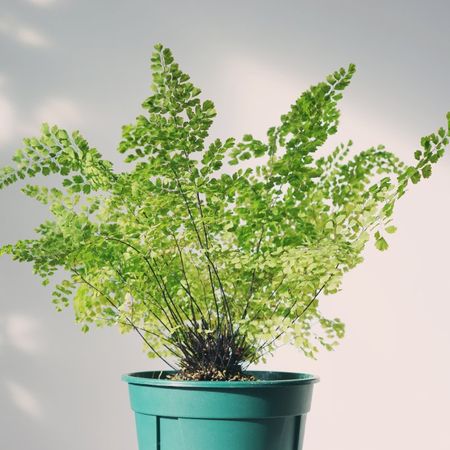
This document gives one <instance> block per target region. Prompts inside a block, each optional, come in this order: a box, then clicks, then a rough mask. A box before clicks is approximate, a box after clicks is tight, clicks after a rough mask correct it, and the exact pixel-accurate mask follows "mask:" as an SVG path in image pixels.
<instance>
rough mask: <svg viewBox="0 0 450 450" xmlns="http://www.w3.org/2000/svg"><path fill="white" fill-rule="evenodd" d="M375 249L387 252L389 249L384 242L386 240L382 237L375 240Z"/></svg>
mask: <svg viewBox="0 0 450 450" xmlns="http://www.w3.org/2000/svg"><path fill="white" fill-rule="evenodd" d="M375 247H376V248H377V249H378V250H381V251H384V250H387V249H388V248H389V245H388V243H387V242H386V240H385V239H384V238H383V237H380V238H379V239H377V240H376V241H375Z"/></svg>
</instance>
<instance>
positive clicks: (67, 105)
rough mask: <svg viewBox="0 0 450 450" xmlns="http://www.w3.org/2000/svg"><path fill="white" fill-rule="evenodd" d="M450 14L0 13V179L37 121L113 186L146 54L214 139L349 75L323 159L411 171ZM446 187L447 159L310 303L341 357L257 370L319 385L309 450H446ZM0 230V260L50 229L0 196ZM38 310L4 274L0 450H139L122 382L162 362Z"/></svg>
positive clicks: (342, 9) (25, 272) (390, 5)
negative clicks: (201, 103)
mask: <svg viewBox="0 0 450 450" xmlns="http://www.w3.org/2000/svg"><path fill="white" fill-rule="evenodd" d="M449 14H450V4H449V2H448V1H444V0H442V1H439V0H429V1H427V2H425V1H411V0H409V1H405V0H403V1H395V2H394V1H392V0H391V1H386V0H378V1H377V2H370V1H367V0H366V1H361V0H359V1H353V0H341V1H339V2H338V1H331V0H330V1H318V0H315V1H300V0H297V1H293V0H292V1H281V0H280V1H278V2H275V1H234V0H228V1H223V2H218V1H206V0H204V1H182V0H179V1H170V0H166V1H150V0H147V1H143V0H130V1H117V0H114V1H113V0H28V1H26V0H0V165H4V164H6V163H7V162H9V159H10V156H11V154H12V152H13V150H14V149H16V148H17V147H18V146H20V141H21V137H23V136H24V135H27V134H34V133H37V131H38V126H39V124H40V122H42V121H44V120H45V121H49V122H56V123H58V124H59V125H61V126H65V127H68V128H71V129H73V128H79V129H81V131H82V133H83V134H84V135H85V136H86V137H87V138H88V140H89V141H90V143H91V144H92V145H94V146H97V147H98V148H99V149H100V151H101V152H103V153H104V154H105V155H106V157H107V158H109V159H111V160H113V161H114V162H117V163H118V164H119V167H123V165H122V164H121V162H120V160H121V157H120V156H119V155H118V154H116V152H115V147H116V145H117V143H118V140H119V137H120V126H121V125H122V124H124V123H128V122H131V121H132V120H133V119H134V117H135V116H136V115H137V114H138V113H139V112H140V109H139V104H140V102H141V100H143V99H144V98H145V97H146V96H147V95H148V93H149V91H148V86H149V84H150V73H149V69H148V67H149V56H150V53H151V51H152V46H153V45H154V44H155V43H156V42H162V43H164V44H165V45H167V46H169V47H171V48H172V50H173V51H174V54H175V57H176V59H177V60H178V61H179V63H180V64H181V67H182V68H183V69H184V70H185V71H187V72H188V73H189V74H191V76H192V79H193V81H194V83H196V84H197V85H198V86H200V87H201V88H202V89H203V96H204V98H212V99H213V100H214V101H215V103H216V107H217V110H218V113H219V115H218V117H217V119H216V123H215V125H214V128H213V130H212V135H214V136H218V137H227V136H238V137H239V136H242V134H244V133H246V132H252V133H254V134H255V135H256V136H261V137H262V136H263V135H264V132H265V130H266V129H267V128H268V127H269V126H271V125H272V124H275V123H277V120H278V118H279V116H280V115H281V114H282V113H283V112H285V111H286V110H287V109H288V108H289V105H290V104H291V103H292V102H293V101H294V99H295V98H296V97H297V96H298V94H299V93H301V92H302V91H303V90H304V89H306V88H307V87H309V86H310V85H311V84H312V83H315V82H317V81H320V80H322V79H323V78H324V77H325V76H326V75H327V74H328V73H329V72H331V71H333V70H335V69H336V68H338V67H340V66H342V65H347V64H348V63H349V62H354V63H356V65H357V67H358V72H357V74H356V76H355V78H354V81H353V83H352V85H351V86H350V87H349V88H348V90H347V92H346V94H345V97H344V100H343V101H342V113H343V115H342V120H341V126H340V132H339V133H338V136H337V137H336V139H333V142H330V145H329V148H330V149H331V148H332V147H333V144H335V143H337V142H340V141H347V140H348V139H349V138H352V139H353V140H354V142H355V148H357V149H359V150H362V149H365V148H367V147H369V146H371V145H375V144H379V143H384V144H386V145H387V147H388V148H389V149H391V150H394V151H396V152H398V154H399V155H401V156H403V157H404V158H411V155H412V152H413V150H414V149H415V148H416V146H417V143H418V140H419V138H420V136H422V135H424V134H427V133H429V132H431V131H434V130H435V129H437V128H438V127H439V126H441V125H444V123H445V113H446V112H447V111H448V110H450V87H449V80H450V56H449V55H450V28H449V25H448V17H449ZM407 160H408V159H407ZM409 160H410V159H409ZM449 175H450V156H449V155H448V154H447V155H446V156H445V158H444V160H442V161H441V162H440V164H439V167H437V168H435V169H434V174H433V177H432V178H431V179H430V180H428V181H426V182H424V183H422V184H420V185H418V186H415V187H413V188H411V191H414V192H412V193H410V195H407V196H405V198H404V199H402V201H401V202H400V204H399V205H398V209H397V214H396V221H395V223H396V225H397V226H398V229H399V230H398V233H397V234H395V235H394V236H393V237H392V238H391V239H390V244H391V248H390V250H389V251H388V252H387V253H380V252H377V251H376V250H374V249H373V248H372V247H371V248H369V249H368V250H367V252H366V262H365V264H363V265H361V266H359V267H358V268H357V269H355V270H354V271H353V272H352V273H350V274H348V275H347V277H346V279H345V282H344V286H343V290H342V292H341V293H339V294H338V295H335V296H334V297H329V298H324V299H323V303H322V305H323V308H324V309H326V310H327V311H329V312H330V314H336V315H339V316H340V317H341V318H342V319H343V320H344V322H345V323H346V324H347V336H346V338H345V340H344V341H343V342H342V345H341V346H340V347H338V349H337V350H336V351H335V352H334V353H327V352H323V353H322V354H321V355H320V358H319V360H318V361H310V360H306V359H305V358H304V357H303V356H302V355H301V353H299V352H297V351H295V350H293V349H291V348H289V347H284V348H282V349H280V350H279V351H278V352H277V354H276V355H275V357H274V358H273V359H271V360H270V361H268V363H267V367H269V368H270V369H287V370H296V371H310V372H313V373H317V374H318V375H320V376H321V380H322V381H321V383H320V384H318V385H317V386H316V391H315V398H314V402H313V409H312V411H311V413H310V414H309V417H308V424H307V432H306V440H305V449H306V450H381V449H383V450H401V449H408V450H423V449H432V450H448V449H449V448H450V427H449V425H448V420H449V406H448V405H449V404H450V384H449V380H450V351H449V344H450V326H449V323H450V322H449V318H450V264H449V258H448V255H449V254H450V233H449V230H450V207H449V194H450V176H449ZM0 211H1V212H0V214H1V216H0V217H1V221H0V236H1V242H2V243H7V242H13V241H15V240H16V239H19V238H25V237H29V236H31V235H32V234H31V233H30V231H31V229H32V227H34V226H36V225H38V224H39V223H40V222H41V221H42V220H43V219H44V218H45V217H46V214H47V213H46V210H45V208H44V207H40V205H38V204H36V203H35V202H34V201H33V200H31V199H28V198H27V197H25V196H24V195H22V194H21V193H20V191H19V189H18V186H14V187H10V188H8V189H6V190H3V191H0ZM49 297H50V290H49V289H48V288H44V287H42V286H41V285H40V284H39V281H38V280H37V279H36V278H34V277H33V275H32V273H31V268H30V267H29V266H27V265H19V264H17V263H13V262H12V261H10V260H9V258H7V257H3V258H2V259H1V260H0V449H1V450H60V449H64V450H94V449H95V450H100V449H105V450H106V449H108V450H123V449H133V448H137V445H136V439H135V431H134V422H133V417H132V415H131V411H130V409H129V405H128V397H127V389H126V386H125V385H124V384H123V383H122V382H121V381H120V375H121V374H122V373H124V372H129V371H134V370H146V369H152V368H155V367H159V363H158V362H157V361H148V360H147V359H146V358H145V357H144V355H143V354H141V352H140V348H141V344H140V342H139V340H138V338H137V337H135V336H134V335H131V334H130V335H127V336H120V335H119V334H118V333H117V332H116V331H115V330H110V329H101V330H94V331H93V332H91V333H89V334H87V335H83V334H82V333H80V331H79V329H78V326H77V325H75V324H74V323H73V319H72V311H71V310H70V309H68V310H67V311H64V312H63V313H60V314H57V313H56V312H55V311H54V309H53V307H52V305H51V303H50V301H49ZM231 449H232V444H231V443H230V450H231ZM192 450H195V449H192Z"/></svg>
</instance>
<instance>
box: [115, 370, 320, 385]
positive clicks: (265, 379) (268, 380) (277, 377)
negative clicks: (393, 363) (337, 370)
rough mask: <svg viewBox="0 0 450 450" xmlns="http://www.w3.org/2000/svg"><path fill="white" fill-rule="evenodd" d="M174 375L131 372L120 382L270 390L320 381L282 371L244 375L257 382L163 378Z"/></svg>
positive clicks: (312, 376)
mask: <svg viewBox="0 0 450 450" xmlns="http://www.w3.org/2000/svg"><path fill="white" fill-rule="evenodd" d="M174 373H176V371H175V370H152V371H143V372H131V373H127V374H125V375H122V380H123V381H125V382H127V383H128V384H135V385H145V386H155V387H166V388H171V387H176V388H207V389H217V388H221V389H224V388H229V389H236V388H246V389H248V388H261V387H264V388H270V387H273V388H275V387H280V386H296V385H307V384H314V383H318V382H319V381H320V379H319V377H317V376H316V375H312V374H309V373H303V372H282V371H263V370H248V371H246V373H248V374H251V375H254V376H255V377H256V378H257V380H256V381H251V380H242V381H191V380H189V381H184V380H169V379H167V378H162V377H165V376H166V375H169V374H174Z"/></svg>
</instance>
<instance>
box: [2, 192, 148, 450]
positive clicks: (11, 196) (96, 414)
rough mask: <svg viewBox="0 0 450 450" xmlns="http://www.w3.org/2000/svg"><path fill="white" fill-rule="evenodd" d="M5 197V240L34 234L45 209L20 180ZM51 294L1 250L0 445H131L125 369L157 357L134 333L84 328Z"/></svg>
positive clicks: (69, 448)
mask: <svg viewBox="0 0 450 450" xmlns="http://www.w3.org/2000/svg"><path fill="white" fill-rule="evenodd" d="M0 205H1V208H2V211H3V212H5V214H4V215H3V216H2V220H1V221H0V244H6V243H12V242H15V241H16V240H17V239H20V238H29V237H31V236H33V233H32V232H31V230H32V229H33V228H34V227H35V226H37V224H39V223H41V222H42V221H43V220H45V218H46V217H47V216H46V214H47V213H46V211H45V208H44V207H42V206H41V205H39V204H37V203H35V202H34V201H33V200H31V199H28V198H27V197H25V196H24V195H23V194H22V193H21V192H20V191H19V190H18V189H17V186H15V187H11V188H9V189H6V190H2V191H0ZM50 294H51V290H50V288H48V287H43V286H41V284H40V281H39V279H38V278H37V277H36V276H34V275H33V274H32V267H31V265H30V264H23V263H18V262H16V261H12V260H11V258H9V257H7V256H2V257H1V258H0V405H1V406H0V407H1V412H0V449H1V450H24V449H32V450H50V449H61V448H64V449H65V450H81V449H91V448H108V449H110V450H122V449H123V448H126V447H128V446H130V445H131V446H133V445H134V444H135V431H134V422H133V416H132V415H131V411H130V409H129V402H128V392H127V388H126V386H125V384H124V383H122V382H121V380H120V376H121V374H123V373H126V372H131V371H134V370H151V369H152V368H154V366H155V363H149V362H148V359H147V358H146V357H145V355H144V354H143V353H141V351H140V350H141V349H140V341H139V340H138V339H137V338H136V337H135V336H134V335H132V334H130V335H125V336H121V335H120V334H119V333H118V332H117V331H116V330H114V329H99V330H93V331H92V332H90V333H88V334H83V333H81V332H80V326H79V325H78V324H76V323H75V322H74V318H73V311H72V309H71V308H70V307H69V308H68V309H67V310H65V311H63V312H61V313H57V312H56V311H55V309H54V307H53V305H52V303H51V301H50V297H51V295H50ZM80 430H83V432H80Z"/></svg>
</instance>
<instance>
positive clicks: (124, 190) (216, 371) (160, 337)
mask: <svg viewBox="0 0 450 450" xmlns="http://www.w3.org/2000/svg"><path fill="white" fill-rule="evenodd" d="M151 68H152V71H153V85H152V89H153V94H152V95H151V96H150V97H149V98H148V99H146V100H145V101H144V102H143V104H142V106H143V108H144V109H145V111H146V112H145V114H144V115H141V116H139V117H137V119H136V122H135V123H134V124H131V125H126V126H124V127H123V136H122V140H121V142H120V144H119V152H121V153H123V154H125V155H126V161H127V162H128V163H130V164H131V166H130V170H129V171H125V172H121V173H118V172H117V171H115V170H114V169H113V166H112V164H111V163H110V162H109V161H107V160H105V159H103V158H102V156H101V155H100V153H99V152H98V151H97V150H96V149H95V148H92V147H90V146H89V144H88V143H87V142H86V140H85V139H84V138H83V137H82V136H81V135H80V133H79V132H78V131H76V132H74V133H71V134H70V133H68V132H67V131H65V130H62V129H60V128H58V127H56V126H53V127H49V126H48V125H46V124H44V125H43V127H42V135H41V136H40V137H37V138H31V139H25V140H24V148H23V149H21V150H18V151H17V152H16V154H15V156H14V158H13V160H14V162H15V165H14V166H11V167H5V168H3V169H0V188H3V187H5V186H7V185H9V184H12V183H14V182H16V181H18V180H20V179H24V178H31V177H34V176H37V175H50V174H56V175H57V176H59V178H60V180H61V187H60V188H54V187H52V188H48V187H44V186H35V185H29V184H27V185H26V186H25V187H23V188H22V190H23V192H24V193H25V194H26V195H28V196H30V197H33V198H35V199H36V200H38V201H40V202H42V203H44V204H46V205H49V208H50V211H51V213H52V214H53V218H52V220H47V221H45V222H44V223H42V224H41V225H40V226H39V227H38V228H37V229H36V232H37V234H38V236H37V237H36V238H33V239H25V240H20V241H18V242H17V243H15V244H13V245H4V246H3V247H1V250H0V253H1V254H9V255H12V257H13V259H16V260H18V261H27V262H32V263H33V266H34V271H35V273H36V274H37V275H39V276H40V277H42V280H43V284H44V285H47V284H49V282H50V279H51V277H52V276H53V275H54V274H55V273H56V271H57V270H59V269H63V271H64V273H65V274H66V277H65V279H64V280H63V281H62V282H59V283H57V284H55V285H54V289H53V302H54V303H55V306H56V308H57V309H58V310H61V309H62V308H64V307H66V306H68V305H69V303H72V305H73V308H74V311H75V318H76V321H77V322H79V323H80V324H81V325H82V327H81V328H82V331H84V332H87V331H88V330H89V328H90V326H92V325H93V324H94V325H97V326H105V325H108V326H118V327H119V329H120V331H121V332H128V331H134V332H136V333H137V334H138V335H139V336H140V338H141V339H142V341H143V343H144V347H145V349H146V351H147V353H148V356H149V357H150V358H155V357H157V358H160V359H161V360H162V361H163V362H165V363H166V364H167V365H168V366H169V367H170V368H171V369H172V370H162V371H159V372H155V371H153V372H140V373H132V374H128V375H125V376H124V377H123V378H124V380H125V381H127V382H128V383H129V390H130V396H131V404H132V408H133V410H134V411H135V413H136V422H137V428H138V440H139V448H140V449H141V450H150V449H160V448H161V449H165V450H173V449H177V450H179V449H186V450H194V449H195V450H206V449H207V450H221V449H228V448H233V449H235V450H287V449H296V450H299V449H301V448H302V439H303V433H304V423H305V421H304V419H305V417H306V414H307V412H308V411H309V408H310V403H311V395H312V388H313V384H314V383H315V382H316V381H317V378H316V377H314V376H312V375H309V374H303V373H295V374H293V373H282V372H257V371H249V370H247V369H248V367H249V365H250V364H252V363H256V362H258V361H261V360H262V359H264V357H265V355H267V354H268V353H271V352H273V351H274V349H275V348H276V346H277V344H278V343H279V342H280V341H282V340H284V341H289V342H291V343H292V344H294V345H295V346H296V347H298V348H299V349H300V350H301V351H302V352H303V353H304V354H305V355H306V356H310V357H313V356H315V355H316V353H317V352H318V349H319V347H321V346H322V347H325V348H326V349H328V350H331V349H333V348H334V347H335V346H336V345H337V342H338V340H339V339H340V338H342V337H343V335H344V324H343V323H342V322H341V321H340V320H339V319H334V318H327V317H325V316H324V315H323V314H322V313H321V311H320V309H319V297H320V296H322V295H327V294H332V293H335V292H336V291H338V290H339V288H340V284H341V280H342V277H343V275H344V273H345V272H347V271H348V270H350V269H352V268H353V267H355V266H356V265H357V264H359V263H360V262H362V260H363V258H362V256H361V254H362V251H363V249H364V247H365V245H366V244H367V242H368V241H369V240H370V238H371V237H373V238H374V241H375V245H376V247H377V248H378V249H379V250H386V249H387V247H388V244H387V241H386V234H389V233H393V232H395V226H394V225H393V224H392V214H393V211H394V206H395V203H396V201H397V200H398V199H399V198H400V197H401V196H402V195H403V194H404V193H405V192H406V190H407V187H408V186H409V184H410V183H417V182H419V181H420V180H421V179H422V178H428V177H429V176H430V175H431V166H432V164H434V163H436V162H437V161H438V160H439V159H440V158H441V157H442V156H443V154H444V150H445V147H446V146H447V144H448V142H449V139H448V137H449V125H450V114H449V115H447V122H448V123H447V126H446V128H440V129H439V130H438V131H437V133H433V134H430V135H428V136H425V137H423V138H422V139H421V141H420V147H421V148H420V150H416V151H415V153H414V157H415V160H416V161H415V163H414V164H412V165H411V164H406V163H403V162H402V161H400V159H399V158H398V157H397V156H395V155H394V154H393V153H391V152H389V151H387V150H385V148H384V147H382V146H378V147H376V148H375V147H374V148H370V149H368V150H365V151H363V152H361V153H357V154H355V155H354V156H350V155H349V153H350V148H351V145H352V143H351V142H348V143H347V144H345V145H344V144H342V145H339V146H338V147H337V148H336V149H335V150H333V151H332V152H331V153H328V154H326V155H323V156H317V150H318V149H319V148H320V147H321V146H322V145H323V144H324V143H325V142H326V140H327V138H328V137H329V136H330V135H332V134H334V133H336V131H337V125H338V121H339V111H338V109H337V103H338V101H339V100H340V99H341V98H342V91H343V90H344V89H345V87H347V85H348V84H349V83H350V80H351V78H352V76H353V74H354V72H355V66H354V65H352V64H351V65H350V66H349V67H348V68H347V69H340V70H338V71H336V72H334V73H332V74H331V75H329V76H328V77H327V78H326V81H325V82H321V83H319V84H317V85H316V86H313V87H311V88H310V89H309V90H308V91H306V92H305V93H303V94H302V95H301V96H300V98H299V99H298V100H297V101H296V102H295V103H294V104H293V105H292V107H291V109H290V111H289V112H288V113H287V114H285V115H283V116H282V117H281V121H280V123H279V124H278V125H277V126H274V127H272V128H270V129H269V130H268V132H267V139H266V140H264V141H263V140H259V139H256V138H255V137H253V136H252V135H250V134H248V135H245V136H244V137H243V138H242V140H240V141H238V140H235V139H233V138H229V139H226V140H220V139H216V140H212V141H208V143H206V142H207V138H208V130H209V128H210V126H211V124H212V122H213V118H214V116H215V115H216V112H215V109H214V105H213V103H212V102H211V101H210V100H206V101H201V100H200V98H199V95H200V89H198V88H196V87H195V86H194V85H193V84H192V83H191V82H190V78H189V76H188V75H186V74H185V73H183V72H182V71H181V70H180V68H179V66H178V64H177V63H176V62H175V61H174V59H173V56H172V53H171V51H170V50H169V49H167V48H163V46H161V45H157V46H155V52H154V53H153V56H152V59H151ZM230 439H232V442H231V443H230ZM230 446H231V447H230Z"/></svg>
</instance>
